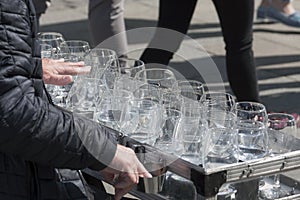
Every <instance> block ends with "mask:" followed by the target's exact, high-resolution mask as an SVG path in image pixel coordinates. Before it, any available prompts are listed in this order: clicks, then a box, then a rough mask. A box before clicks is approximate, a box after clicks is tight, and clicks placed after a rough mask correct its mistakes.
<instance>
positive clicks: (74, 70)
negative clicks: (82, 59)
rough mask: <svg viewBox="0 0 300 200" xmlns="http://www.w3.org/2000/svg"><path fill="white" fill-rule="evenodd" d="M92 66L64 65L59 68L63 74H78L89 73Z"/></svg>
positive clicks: (59, 71)
mask: <svg viewBox="0 0 300 200" xmlns="http://www.w3.org/2000/svg"><path fill="white" fill-rule="evenodd" d="M90 70H91V68H90V67H89V66H86V67H75V66H63V67H60V68H58V73H59V74H62V75H77V74H88V73H90Z"/></svg>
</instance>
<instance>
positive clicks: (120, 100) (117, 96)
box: [94, 90, 136, 134]
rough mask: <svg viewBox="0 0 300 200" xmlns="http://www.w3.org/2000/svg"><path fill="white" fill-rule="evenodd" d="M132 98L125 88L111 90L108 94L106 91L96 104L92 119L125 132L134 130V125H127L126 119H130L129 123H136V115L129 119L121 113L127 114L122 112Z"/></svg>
mask: <svg viewBox="0 0 300 200" xmlns="http://www.w3.org/2000/svg"><path fill="white" fill-rule="evenodd" d="M132 98H133V95H132V93H130V92H128V91H126V90H111V91H110V94H109V93H106V94H105V96H103V98H102V99H101V100H100V102H99V103H98V105H97V106H96V112H95V115H94V120H95V121H97V122H99V123H101V124H104V125H105V126H108V127H111V128H113V129H116V130H118V131H120V132H123V133H125V134H126V133H127V132H132V131H134V129H135V127H134V126H128V124H127V123H128V122H129V121H127V120H131V121H130V123H136V122H135V121H136V116H134V117H135V118H134V117H133V118H131V119H129V118H128V117H127V118H124V116H123V114H126V115H128V114H129V113H124V112H126V110H125V109H126V106H128V103H129V101H130V100H131V99H132Z"/></svg>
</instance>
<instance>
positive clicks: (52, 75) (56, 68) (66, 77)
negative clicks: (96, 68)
mask: <svg viewBox="0 0 300 200" xmlns="http://www.w3.org/2000/svg"><path fill="white" fill-rule="evenodd" d="M42 64H43V79H44V81H45V83H46V84H53V85H67V84H69V83H71V82H72V81H73V79H72V75H77V74H79V75H80V74H88V73H89V72H90V70H91V67H90V66H85V65H84V62H64V60H63V59H61V60H52V59H48V58H43V60H42Z"/></svg>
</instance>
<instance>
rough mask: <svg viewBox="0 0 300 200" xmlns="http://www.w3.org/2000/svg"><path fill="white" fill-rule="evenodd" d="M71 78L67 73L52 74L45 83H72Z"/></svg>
mask: <svg viewBox="0 0 300 200" xmlns="http://www.w3.org/2000/svg"><path fill="white" fill-rule="evenodd" d="M72 81H73V79H72V76H69V75H56V74H53V75H52V76H51V78H49V79H48V80H47V81H46V83H47V84H53V85H67V84H69V83H72Z"/></svg>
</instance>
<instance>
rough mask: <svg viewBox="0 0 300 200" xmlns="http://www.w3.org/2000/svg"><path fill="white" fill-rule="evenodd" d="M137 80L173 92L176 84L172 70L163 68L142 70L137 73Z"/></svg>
mask: <svg viewBox="0 0 300 200" xmlns="http://www.w3.org/2000/svg"><path fill="white" fill-rule="evenodd" d="M135 79H137V80H139V81H142V82H145V83H148V84H151V85H156V86H158V87H159V88H160V89H163V90H172V88H173V87H174V85H175V84H176V78H175V75H174V73H173V72H172V71H171V70H168V69H162V68H151V69H144V70H141V71H139V72H137V73H136V75H135Z"/></svg>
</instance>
